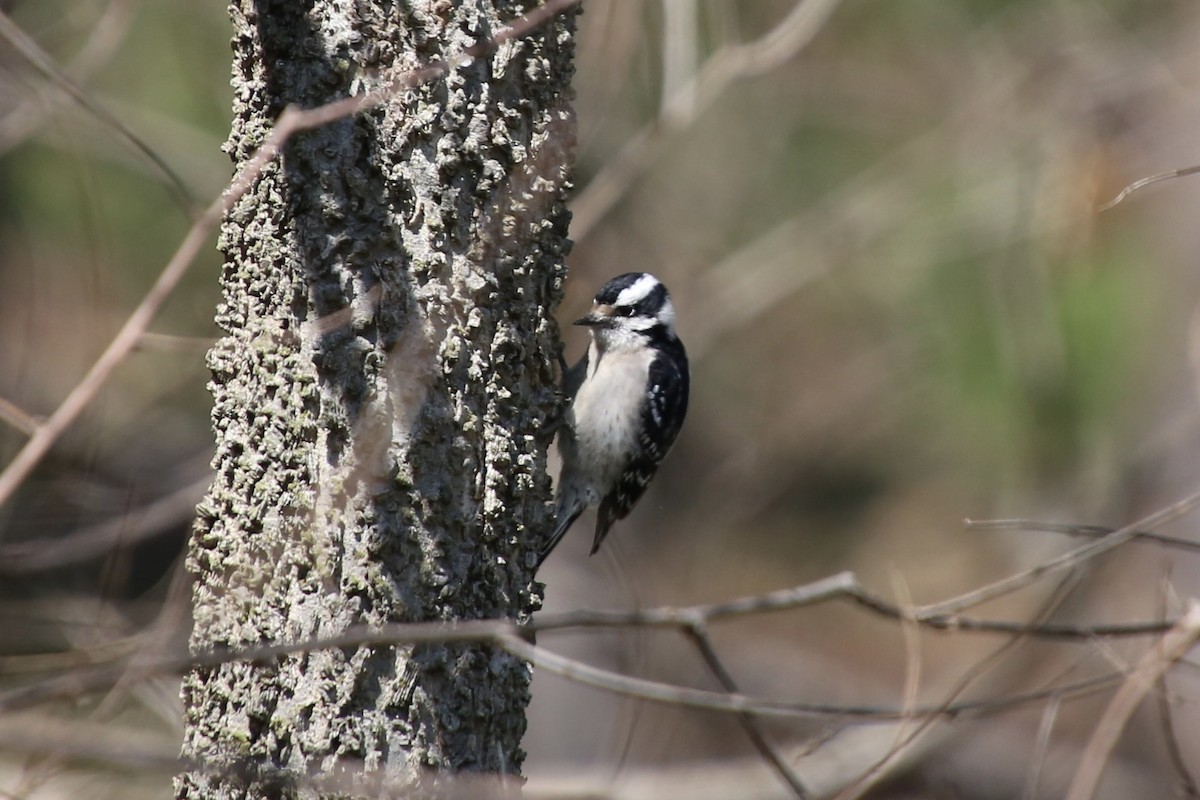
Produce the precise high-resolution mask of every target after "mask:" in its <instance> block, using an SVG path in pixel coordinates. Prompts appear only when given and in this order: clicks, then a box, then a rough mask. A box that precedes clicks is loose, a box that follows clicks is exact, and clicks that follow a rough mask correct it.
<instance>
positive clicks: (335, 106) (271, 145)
mask: <svg viewBox="0 0 1200 800" xmlns="http://www.w3.org/2000/svg"><path fill="white" fill-rule="evenodd" d="M578 2H579V0H547V2H546V3H545V5H542V6H539V7H538V8H536V9H534V10H532V11H530V12H529V13H528V14H526V15H525V16H523V17H520V18H518V19H517V20H515V21H514V22H512V23H510V24H509V25H506V26H505V27H503V28H500V29H499V30H498V31H496V32H495V34H493V35H492V36H491V37H490V38H487V39H481V40H479V41H477V42H475V44H473V45H471V46H470V47H468V48H466V49H465V50H463V51H462V52H460V53H458V54H456V55H454V56H451V57H449V58H447V59H445V60H442V61H434V62H432V63H431V64H429V65H428V66H425V67H421V68H419V69H415V70H412V71H410V72H406V73H404V74H402V75H400V76H398V77H396V78H395V79H394V80H391V81H389V82H388V83H387V84H386V85H384V86H383V87H381V88H380V89H378V90H375V91H372V92H369V93H367V94H364V95H361V96H357V97H347V98H344V99H342V100H337V101H335V102H332V103H329V104H327V105H323V106H318V107H316V108H312V109H307V110H301V109H299V108H296V107H295V106H288V107H287V108H285V109H284V111H283V113H282V114H280V116H279V119H278V120H277V121H276V123H275V126H274V127H273V128H272V129H271V132H270V134H269V135H268V136H267V138H266V141H264V142H263V144H262V145H261V146H260V147H259V148H258V150H257V151H256V152H255V153H254V155H253V156H252V157H251V158H250V159H248V160H247V161H246V162H245V163H244V164H243V165H242V168H241V169H240V170H239V171H238V173H237V175H236V176H235V177H234V179H233V181H232V182H231V183H230V185H229V187H228V189H227V190H226V191H225V192H224V193H223V194H222V195H221V197H219V198H217V199H216V200H214V201H213V202H212V203H210V204H209V206H208V208H206V209H205V210H204V213H203V214H201V215H200V217H199V218H198V219H197V220H196V221H195V222H194V223H193V225H192V228H191V230H189V231H188V233H187V235H186V236H185V237H184V240H183V242H182V243H181V244H180V245H179V249H178V250H176V251H175V255H174V256H172V257H171V260H170V261H169V262H168V263H167V266H166V267H165V268H164V269H163V271H162V273H161V274H160V275H159V277H158V280H157V281H155V283H154V285H153V286H152V287H151V288H150V291H149V293H148V294H147V295H146V296H145V297H144V298H143V299H142V302H141V303H140V304H139V305H138V307H137V308H136V309H134V311H133V313H132V314H130V315H129V318H128V319H127V320H126V321H125V324H124V325H123V326H122V327H121V330H120V331H118V333H117V335H116V337H115V338H114V339H113V340H112V342H111V343H110V344H109V346H108V347H107V348H106V349H105V351H104V352H103V353H102V354H101V355H100V358H99V359H97V360H96V363H95V364H93V365H92V368H91V369H90V370H88V373H87V375H85V376H84V378H83V380H82V381H80V382H79V384H78V385H77V386H76V387H75V388H74V389H73V390H72V391H71V393H70V394H68V395H67V397H66V399H65V400H63V402H62V404H61V405H59V407H58V408H57V409H55V411H54V413H53V414H51V415H50V416H49V417H48V418H47V419H46V421H45V423H43V424H42V425H40V426H39V427H38V428H37V430H36V431H35V432H34V433H33V435H32V436H31V437H30V438H29V441H27V442H26V443H25V446H24V447H23V448H21V450H20V452H18V453H17V455H16V457H15V458H13V460H12V461H11V462H10V463H9V464H8V466H7V467H5V469H4V471H3V472H2V473H0V505H3V504H4V503H6V502H8V500H9V499H10V498H11V497H12V495H13V492H15V491H16V489H17V487H18V486H20V485H21V483H22V482H24V480H25V479H26V478H27V477H28V476H29V473H30V472H32V471H33V468H34V467H36V466H37V464H38V463H39V462H40V461H41V460H42V458H44V457H45V455H46V453H47V452H49V450H50V448H51V446H53V444H54V442H55V441H57V440H58V438H59V437H60V436H61V435H62V434H63V432H64V431H65V430H66V429H67V428H68V427H69V426H70V425H71V423H72V422H74V421H75V419H76V418H78V416H79V415H80V414H81V413H82V412H83V410H84V409H85V408H87V406H88V404H89V403H91V401H92V399H93V398H94V397H95V395H96V393H97V392H98V391H99V390H100V387H101V386H103V385H104V384H105V382H107V380H108V378H109V376H111V375H112V373H113V370H114V369H116V367H117V365H119V364H120V363H121V362H122V361H124V359H125V357H126V356H127V355H128V354H129V352H130V351H131V350H132V349H133V348H134V347H135V346H136V345H137V344H138V342H139V341H140V340H141V338H142V335H143V334H144V333H145V332H146V330H147V329H148V328H149V325H150V323H151V321H153V319H154V317H155V316H156V315H157V314H158V311H159V309H160V308H161V307H162V304H163V303H164V302H165V301H166V299H167V297H169V296H170V294H171V292H172V291H173V290H174V289H175V286H176V285H177V284H178V283H179V281H180V279H181V278H182V277H183V276H184V274H185V273H186V272H187V269H188V267H189V266H190V265H191V263H192V261H193V260H194V259H195V257H196V255H197V254H198V253H199V252H200V249H201V248H202V247H203V246H204V245H205V243H206V242H207V241H208V237H209V235H210V234H211V233H212V231H213V230H214V229H215V228H216V226H217V224H218V223H219V222H220V220H221V216H222V215H223V214H224V213H225V211H226V210H228V209H229V208H232V207H233V205H234V204H235V203H237V201H238V200H240V199H241V197H242V196H243V195H244V194H245V193H246V191H247V190H248V189H249V188H250V186H251V185H252V184H253V183H254V181H255V180H257V179H258V177H259V176H260V175H261V174H262V171H263V170H264V169H265V168H266V166H267V165H268V164H269V163H271V161H273V160H274V159H275V158H276V157H277V156H278V155H279V153H280V151H281V150H282V149H283V145H284V144H285V143H286V142H287V140H288V139H289V138H291V136H293V135H294V134H296V133H298V132H300V131H303V130H309V129H311V128H316V127H319V126H321V125H325V124H327V123H330V122H333V121H334V120H337V119H341V118H342V117H346V116H349V115H351V114H355V113H357V112H359V111H364V110H366V109H369V108H374V107H375V106H378V105H380V104H382V103H384V102H386V101H388V100H390V99H391V98H393V97H395V96H396V95H398V94H399V93H400V92H403V91H405V90H407V89H410V88H412V87H414V86H418V85H420V84H422V83H425V82H428V81H431V80H433V79H435V78H438V77H441V76H442V75H445V74H446V73H447V72H449V71H450V70H452V69H454V68H456V67H458V66H461V65H463V64H466V63H469V62H471V61H473V60H475V59H478V58H483V57H486V56H488V55H490V54H491V53H493V52H494V51H495V49H496V48H497V47H499V46H500V45H501V44H503V43H505V42H507V41H510V40H512V39H516V38H519V37H521V36H524V35H525V34H527V33H529V32H531V31H533V30H535V29H537V28H538V27H540V26H541V25H543V24H545V23H546V22H548V21H549V20H550V19H552V18H553V17H555V16H556V15H558V14H560V13H562V12H563V11H565V10H566V9H568V8H570V7H571V6H573V5H575V4H576V3H578ZM0 23H3V24H6V25H8V26H11V27H12V28H16V26H15V25H12V23H11V21H9V20H8V18H7V17H3V19H2V20H0ZM2 30H3V27H2V26H0V31H2ZM16 33H17V34H18V35H19V36H24V34H23V33H21V32H20V29H19V28H18V29H16Z"/></svg>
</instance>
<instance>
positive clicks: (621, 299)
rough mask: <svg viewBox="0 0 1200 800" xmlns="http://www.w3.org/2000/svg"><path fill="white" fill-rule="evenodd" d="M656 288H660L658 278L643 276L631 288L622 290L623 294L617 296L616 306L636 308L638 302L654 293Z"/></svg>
mask: <svg viewBox="0 0 1200 800" xmlns="http://www.w3.org/2000/svg"><path fill="white" fill-rule="evenodd" d="M655 286H658V278H656V277H654V276H653V275H643V276H642V277H640V278H638V279H637V280H636V281H634V282H633V283H632V284H631V285H630V286H628V287H627V288H625V289H622V290H621V293H620V294H619V295H617V302H616V305H618V306H636V305H637V304H638V301H640V300H644V299H646V295H648V294H650V292H652V291H654V287H655Z"/></svg>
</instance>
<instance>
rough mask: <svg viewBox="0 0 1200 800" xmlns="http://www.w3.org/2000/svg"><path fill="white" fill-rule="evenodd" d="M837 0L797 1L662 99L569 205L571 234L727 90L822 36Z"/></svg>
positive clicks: (586, 228)
mask: <svg viewBox="0 0 1200 800" xmlns="http://www.w3.org/2000/svg"><path fill="white" fill-rule="evenodd" d="M840 2H841V0H798V1H797V2H796V4H795V6H793V7H792V10H791V11H790V12H788V15H787V16H786V17H784V18H783V20H781V21H780V23H779V24H778V25H776V26H775V27H774V28H772V29H771V30H770V31H768V32H767V33H765V34H763V35H762V36H761V37H759V38H758V39H756V40H754V41H752V42H746V43H744V44H738V45H729V46H726V47H724V48H722V49H721V50H718V51H717V52H716V53H714V54H713V55H712V56H711V57H710V58H709V59H708V61H706V62H705V63H704V65H703V66H702V67H701V68H700V70H699V72H698V73H697V74H696V76H695V77H694V78H693V79H692V80H691V81H689V82H687V83H684V84H682V85H681V86H680V87H679V89H678V91H676V92H675V93H674V94H672V95H671V96H670V97H669V98H667V99H665V100H664V102H663V105H662V107H661V108H660V110H659V116H658V118H657V119H655V120H653V121H652V122H650V123H648V124H646V125H645V126H644V127H643V128H642V129H641V130H639V131H638V132H637V133H635V134H633V135H632V136H630V137H629V138H628V139H627V140H626V142H625V144H624V145H623V146H622V148H621V150H620V152H618V153H617V154H616V155H615V156H614V157H613V158H612V159H610V160H609V162H608V163H607V165H606V166H605V168H604V169H603V170H601V171H600V173H599V174H597V175H596V176H595V177H594V178H593V179H592V181H591V182H590V183H589V184H588V185H587V186H586V187H585V188H584V189H583V191H581V192H580V193H579V195H578V196H577V197H576V198H575V202H573V203H572V204H571V214H572V216H571V235H572V237H573V238H574V239H575V241H581V240H583V239H584V238H586V237H587V235H588V234H589V233H590V232H591V231H592V229H593V228H594V227H595V226H596V224H597V223H599V222H600V221H601V220H602V219H603V218H604V216H605V215H606V214H607V213H608V212H609V211H610V210H611V209H612V207H613V206H614V205H616V202H617V200H619V199H620V197H621V195H622V194H624V193H625V191H626V190H627V189H628V187H629V186H630V185H631V184H632V183H633V181H634V180H635V179H636V178H637V176H638V175H640V174H641V173H642V172H643V171H644V170H645V168H646V166H647V165H648V164H649V163H650V160H651V158H652V157H653V156H654V154H655V153H656V152H657V150H658V148H659V147H660V146H661V145H662V144H663V142H664V140H665V139H666V137H667V134H669V133H673V132H675V131H678V130H681V129H683V128H686V127H687V126H688V125H690V124H692V122H694V121H695V120H696V118H697V117H698V116H699V115H700V114H701V113H702V112H703V111H704V110H705V109H706V108H708V107H709V105H711V104H712V102H713V101H714V100H715V99H716V98H717V97H719V96H720V95H721V93H722V92H723V91H725V89H726V88H728V86H729V85H730V84H731V83H733V82H734V81H736V80H738V79H740V78H747V77H753V76H755V75H761V74H762V73H764V72H768V71H770V70H772V69H774V68H776V67H777V66H779V65H780V64H782V63H784V62H785V61H787V60H788V59H789V58H792V57H793V56H795V55H796V54H797V53H798V52H800V51H801V50H803V49H804V47H805V46H806V45H808V43H809V42H811V41H812V40H813V38H814V37H815V36H816V35H817V33H818V32H820V30H821V28H822V27H823V26H824V25H825V22H826V21H827V20H828V19H829V16H830V15H831V14H832V13H833V11H834V9H836V8H837V6H838V3H840Z"/></svg>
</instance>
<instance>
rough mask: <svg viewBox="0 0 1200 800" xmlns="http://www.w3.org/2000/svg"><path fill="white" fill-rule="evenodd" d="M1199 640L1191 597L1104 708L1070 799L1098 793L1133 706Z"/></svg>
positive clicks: (1198, 615)
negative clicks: (1184, 611)
mask: <svg viewBox="0 0 1200 800" xmlns="http://www.w3.org/2000/svg"><path fill="white" fill-rule="evenodd" d="M1197 640H1200V603H1197V602H1196V601H1192V602H1191V603H1189V605H1188V608H1187V611H1186V613H1185V614H1184V615H1183V617H1182V618H1181V619H1180V620H1179V624H1177V625H1176V626H1175V627H1174V628H1172V629H1171V630H1170V631H1168V632H1167V634H1166V635H1165V636H1163V638H1162V640H1161V641H1160V642H1159V644H1158V645H1157V646H1155V647H1153V648H1151V649H1150V650H1149V651H1148V652H1147V653H1146V654H1145V655H1144V656H1143V657H1142V658H1141V660H1140V661H1139V662H1138V665H1137V667H1136V668H1135V669H1134V670H1133V672H1132V673H1131V674H1130V675H1129V677H1127V678H1126V679H1125V681H1124V682H1123V683H1122V684H1121V688H1120V689H1118V690H1117V693H1116V695H1114V696H1113V699H1112V701H1111V702H1110V703H1109V704H1108V707H1107V708H1106V709H1105V710H1104V714H1103V716H1101V718H1100V722H1099V723H1098V724H1097V725H1096V731H1095V733H1093V734H1092V738H1091V740H1090V741H1089V742H1088V746H1087V749H1086V750H1084V753H1083V758H1081V759H1080V763H1079V769H1078V770H1077V771H1076V772H1075V777H1074V778H1073V779H1072V781H1071V787H1070V789H1069V790H1068V792H1067V800H1088V799H1089V798H1091V797H1092V796H1093V795H1094V794H1095V792H1096V787H1097V786H1099V784H1100V775H1101V774H1102V773H1103V772H1104V768H1105V766H1107V764H1108V759H1109V756H1110V755H1111V754H1112V750H1113V747H1114V746H1116V743H1117V739H1118V738H1120V736H1121V732H1122V731H1123V730H1125V725H1126V724H1127V723H1128V722H1129V717H1130V716H1131V715H1132V714H1133V712H1134V709H1136V708H1137V706H1138V704H1139V703H1141V702H1142V698H1144V697H1145V696H1146V693H1147V692H1149V691H1150V690H1151V689H1153V688H1154V685H1155V684H1156V683H1157V682H1158V681H1159V679H1160V678H1161V677H1162V676H1163V675H1164V674H1165V673H1166V671H1167V670H1168V669H1170V668H1171V665H1172V664H1174V663H1175V662H1176V661H1177V660H1179V659H1180V658H1182V657H1183V655H1184V654H1185V653H1186V652H1187V651H1188V650H1190V649H1191V648H1192V647H1193V646H1194V645H1195V644H1196V642H1197Z"/></svg>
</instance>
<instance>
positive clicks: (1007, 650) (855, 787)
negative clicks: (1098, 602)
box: [835, 575, 1121, 800]
mask: <svg viewBox="0 0 1200 800" xmlns="http://www.w3.org/2000/svg"><path fill="white" fill-rule="evenodd" d="M1074 582H1075V581H1074V579H1073V576H1072V575H1067V576H1066V577H1064V578H1063V579H1062V580H1061V581H1059V583H1058V585H1057V586H1056V587H1055V588H1054V592H1053V593H1052V594H1051V595H1050V596H1049V597H1048V598H1047V599H1046V600H1045V602H1043V603H1042V604H1041V607H1040V608H1039V609H1038V611H1037V614H1036V615H1035V617H1034V619H1035V620H1036V621H1041V620H1044V619H1046V618H1047V617H1049V616H1050V615H1051V614H1053V613H1054V610H1055V609H1057V608H1058V607H1059V606H1060V605H1061V604H1062V601H1063V600H1064V599H1066V597H1067V595H1068V594H1069V593H1070V591H1071V588H1072V586H1073V585H1074ZM1030 638H1031V637H1029V636H1028V635H1027V634H1017V635H1014V636H1012V637H1011V638H1009V639H1008V640H1007V641H1005V642H1004V643H1002V644H1001V645H1000V646H999V647H997V648H995V649H994V650H992V652H990V653H988V654H987V655H986V656H985V657H984V658H982V659H981V660H979V661H977V662H976V663H975V664H973V665H972V666H971V667H970V668H969V669H967V671H966V672H965V673H963V675H962V677H960V678H959V679H958V681H957V682H955V683H954V685H953V686H951V687H950V690H949V691H948V692H947V693H946V694H945V695H944V698H943V700H942V703H941V705H940V706H939V710H938V711H934V712H932V713H923V712H920V711H917V710H915V709H913V710H911V711H910V713H909V717H907V718H906V719H908V718H911V717H912V716H924V719H922V720H921V721H920V724H918V725H917V727H916V728H915V729H914V730H913V731H912V732H911V733H910V734H908V735H907V736H906V737H904V738H903V739H902V741H899V742H897V743H896V744H895V745H893V747H892V749H891V750H890V751H889V752H887V753H886V754H884V756H883V757H882V758H880V759H879V760H878V761H877V762H876V763H875V764H873V765H872V766H871V767H870V768H869V769H868V770H866V771H865V772H864V773H863V774H862V775H861V776H860V777H859V778H858V779H857V780H856V781H854V782H853V783H851V784H850V785H848V786H847V787H846V788H845V789H843V790H842V791H841V792H840V793H839V794H838V795H837V797H836V798H835V800H852V799H855V798H858V797H861V796H862V795H863V794H864V793H865V792H866V791H868V790H869V789H870V788H871V786H873V785H874V784H875V783H877V782H878V781H879V779H880V778H881V777H882V776H883V775H884V770H885V769H886V768H888V767H889V766H891V765H892V764H894V763H895V762H896V760H897V759H898V758H900V756H901V755H903V754H904V753H905V752H906V751H909V750H911V749H912V748H913V747H915V746H916V743H917V742H918V740H920V739H921V738H924V737H926V736H928V735H929V734H930V733H931V732H932V730H933V726H934V725H935V724H936V723H938V722H940V721H941V720H942V719H943V718H944V717H943V714H942V711H944V710H945V709H947V708H950V707H951V706H953V704H954V703H955V701H956V700H958V698H960V697H962V696H963V694H964V693H966V691H967V690H968V689H969V688H971V686H972V685H973V684H974V683H976V682H977V681H979V680H981V679H982V678H983V677H984V676H985V675H987V674H988V673H989V672H991V671H992V670H993V669H994V668H996V667H997V666H999V665H1000V664H1001V663H1002V662H1003V661H1004V660H1005V659H1007V658H1009V657H1010V656H1012V655H1013V653H1015V651H1016V650H1017V649H1019V648H1020V647H1021V646H1022V645H1024V644H1025V643H1026V642H1027V641H1028V640H1029V639H1030ZM1118 674H1121V673H1118ZM1050 696H1051V697H1053V698H1059V697H1060V695H1059V694H1058V693H1057V692H1054V693H1052V694H1051V695H1050ZM984 702H986V701H984Z"/></svg>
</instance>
